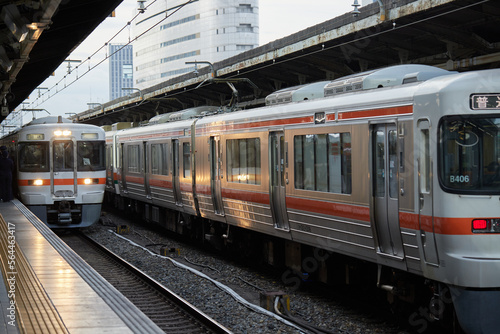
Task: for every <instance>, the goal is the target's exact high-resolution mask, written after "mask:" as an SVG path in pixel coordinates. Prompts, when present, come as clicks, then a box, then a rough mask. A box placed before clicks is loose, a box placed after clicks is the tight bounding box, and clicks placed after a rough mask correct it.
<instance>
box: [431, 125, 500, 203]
mask: <svg viewBox="0 0 500 334" xmlns="http://www.w3.org/2000/svg"><path fill="white" fill-rule="evenodd" d="M499 166H500V118H498V117H484V116H482V117H446V118H444V119H443V121H442V122H441V125H440V161H439V168H440V173H439V175H440V182H441V184H442V186H443V188H444V189H445V190H447V191H450V192H456V193H480V194H491V193H500V168H499Z"/></svg>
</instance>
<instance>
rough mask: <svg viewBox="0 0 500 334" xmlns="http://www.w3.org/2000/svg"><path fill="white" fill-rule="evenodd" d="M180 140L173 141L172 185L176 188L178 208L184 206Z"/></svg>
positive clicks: (175, 196) (175, 195)
mask: <svg viewBox="0 0 500 334" xmlns="http://www.w3.org/2000/svg"><path fill="white" fill-rule="evenodd" d="M179 154H180V152H179V140H178V139H172V185H173V187H174V199H175V204H176V205H177V206H182V195H181V184H180V180H179V172H180V167H179Z"/></svg>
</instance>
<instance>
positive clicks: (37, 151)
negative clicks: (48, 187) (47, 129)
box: [18, 142, 49, 172]
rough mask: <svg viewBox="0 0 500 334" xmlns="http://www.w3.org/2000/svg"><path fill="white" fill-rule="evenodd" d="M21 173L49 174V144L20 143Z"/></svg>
mask: <svg viewBox="0 0 500 334" xmlns="http://www.w3.org/2000/svg"><path fill="white" fill-rule="evenodd" d="M18 156H19V171H21V172H48V171H49V143H48V142H46V143H19V155H18Z"/></svg>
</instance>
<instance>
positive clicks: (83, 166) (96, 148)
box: [76, 140, 106, 171]
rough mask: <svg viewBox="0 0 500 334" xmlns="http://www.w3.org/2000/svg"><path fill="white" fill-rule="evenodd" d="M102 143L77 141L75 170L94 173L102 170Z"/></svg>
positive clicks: (103, 162)
mask: <svg viewBox="0 0 500 334" xmlns="http://www.w3.org/2000/svg"><path fill="white" fill-rule="evenodd" d="M104 153H105V151H104V141H102V140H101V141H79V142H77V150H76V154H77V170H78V171H95V170H104V169H106V166H105V157H104Z"/></svg>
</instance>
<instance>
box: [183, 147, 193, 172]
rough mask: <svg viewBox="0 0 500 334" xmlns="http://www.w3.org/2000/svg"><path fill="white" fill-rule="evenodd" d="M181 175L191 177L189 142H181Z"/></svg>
mask: <svg viewBox="0 0 500 334" xmlns="http://www.w3.org/2000/svg"><path fill="white" fill-rule="evenodd" d="M182 165H183V169H182V176H183V177H191V145H190V144H189V143H183V144H182Z"/></svg>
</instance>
